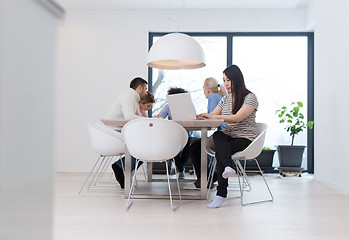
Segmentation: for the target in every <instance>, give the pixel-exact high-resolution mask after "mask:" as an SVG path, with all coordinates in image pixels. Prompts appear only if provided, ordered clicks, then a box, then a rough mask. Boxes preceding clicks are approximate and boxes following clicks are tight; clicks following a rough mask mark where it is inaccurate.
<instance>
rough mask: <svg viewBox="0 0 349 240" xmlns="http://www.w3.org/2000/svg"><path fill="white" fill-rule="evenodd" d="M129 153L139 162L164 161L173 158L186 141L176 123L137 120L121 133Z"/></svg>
mask: <svg viewBox="0 0 349 240" xmlns="http://www.w3.org/2000/svg"><path fill="white" fill-rule="evenodd" d="M121 133H122V135H123V137H124V139H125V143H126V146H127V149H128V151H129V153H130V154H131V155H132V156H133V157H135V158H137V159H141V160H147V161H164V160H167V159H171V158H173V157H175V156H176V155H177V154H178V153H179V152H180V151H181V150H182V149H183V147H184V146H185V145H186V143H187V141H188V133H187V131H186V130H185V129H184V128H183V127H182V126H181V125H179V124H178V123H176V122H174V121H171V120H166V119H160V118H137V119H134V120H131V121H130V122H128V123H126V124H125V126H124V127H123V128H122V131H121Z"/></svg>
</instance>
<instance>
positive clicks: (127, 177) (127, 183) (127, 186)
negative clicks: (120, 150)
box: [124, 147, 131, 199]
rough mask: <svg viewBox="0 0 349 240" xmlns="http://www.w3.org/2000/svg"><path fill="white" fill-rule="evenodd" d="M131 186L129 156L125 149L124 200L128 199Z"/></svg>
mask: <svg viewBox="0 0 349 240" xmlns="http://www.w3.org/2000/svg"><path fill="white" fill-rule="evenodd" d="M130 186H131V154H130V153H129V152H128V150H127V147H126V153H125V189H124V198H126V199H127V198H128V194H129V192H130Z"/></svg>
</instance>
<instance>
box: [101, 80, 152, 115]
mask: <svg viewBox="0 0 349 240" xmlns="http://www.w3.org/2000/svg"><path fill="white" fill-rule="evenodd" d="M147 85H148V82H147V81H145V80H144V79H143V78H140V77H137V78H135V79H133V80H132V81H131V83H130V88H129V89H127V90H126V91H125V92H123V93H122V94H121V95H120V96H119V97H118V98H117V99H116V100H115V102H114V103H113V105H112V106H111V108H110V109H109V111H108V113H107V115H106V116H105V118H106V119H127V120H128V119H134V118H138V117H142V114H141V113H140V111H139V101H140V99H141V97H143V96H144V95H146V94H147Z"/></svg>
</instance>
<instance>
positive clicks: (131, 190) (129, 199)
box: [126, 159, 139, 211]
mask: <svg viewBox="0 0 349 240" xmlns="http://www.w3.org/2000/svg"><path fill="white" fill-rule="evenodd" d="M138 163H139V159H137V161H136V166H135V167H136V168H135V169H137V166H138ZM136 175H137V173H136V171H134V173H133V176H132V183H131V188H130V192H129V194H128V199H127V203H126V211H128V210H129V209H130V207H131V206H132V203H133V194H134V189H135V181H136Z"/></svg>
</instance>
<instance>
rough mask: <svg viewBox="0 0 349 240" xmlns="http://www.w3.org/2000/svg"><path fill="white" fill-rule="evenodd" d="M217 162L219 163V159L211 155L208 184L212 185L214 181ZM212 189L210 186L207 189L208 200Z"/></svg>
mask: <svg viewBox="0 0 349 240" xmlns="http://www.w3.org/2000/svg"><path fill="white" fill-rule="evenodd" d="M216 164H217V160H216V158H215V157H210V172H209V174H208V181H207V182H208V186H211V184H212V182H213V175H214V171H215V169H216ZM210 190H211V188H210V187H209V188H208V189H207V195H206V199H207V200H208V196H209V194H210Z"/></svg>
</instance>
